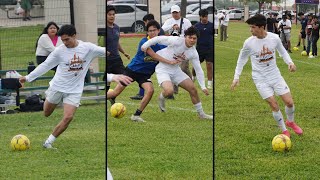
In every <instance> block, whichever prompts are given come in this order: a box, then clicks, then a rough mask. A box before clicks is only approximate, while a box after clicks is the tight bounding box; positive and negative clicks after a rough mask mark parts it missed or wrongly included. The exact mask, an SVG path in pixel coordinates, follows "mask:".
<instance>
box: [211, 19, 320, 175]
mask: <svg viewBox="0 0 320 180" xmlns="http://www.w3.org/2000/svg"><path fill="white" fill-rule="evenodd" d="M300 27H301V26H300V25H295V24H293V27H292V33H291V41H292V47H294V46H295V45H296V44H297V41H298V32H299V30H300ZM228 35H229V38H228V40H227V42H221V41H219V38H216V39H215V73H214V74H215V95H214V102H215V106H214V112H215V120H214V122H215V123H214V141H215V143H214V155H215V158H214V160H215V161H214V162H215V166H214V169H215V175H214V177H215V179H228V180H229V179H315V178H316V177H320V173H319V171H318V169H319V168H320V166H319V163H317V159H318V158H319V157H320V154H319V152H320V148H319V146H318V143H319V139H320V135H319V133H318V132H319V130H320V126H319V120H320V113H319V110H318V107H319V99H320V95H319V93H318V84H319V80H318V78H317V77H318V74H319V68H320V66H319V63H320V58H319V57H318V58H315V59H308V58H307V57H306V56H301V55H300V53H301V51H302V47H300V48H299V49H300V50H299V51H293V53H292V54H290V55H291V58H292V59H293V62H294V63H295V64H296V66H297V71H296V72H295V73H290V72H289V71H288V66H287V65H286V64H285V63H284V61H283V59H282V58H278V57H277V64H278V67H279V69H280V71H281V73H282V75H283V77H284V79H285V80H286V82H287V84H288V86H289V87H290V89H291V92H292V95H293V99H294V102H295V109H296V112H295V120H296V122H297V123H299V125H300V126H301V127H302V128H303V130H304V134H303V136H297V135H295V134H294V132H293V131H292V130H290V132H291V141H292V144H293V147H292V150H291V151H290V152H288V153H277V152H273V151H272V147H271V141H272V138H273V137H274V136H275V135H277V134H280V129H279V128H278V127H277V124H276V122H275V120H274V119H273V117H272V113H271V109H270V107H269V105H268V104H267V103H266V102H265V101H264V100H262V99H261V97H260V95H259V93H258V92H257V90H256V88H255V85H254V83H253V81H252V79H251V64H250V61H248V63H247V64H246V66H245V67H244V70H243V72H242V75H241V76H240V86H238V87H237V88H236V91H234V92H231V91H230V85H231V83H232V80H233V75H234V69H235V67H236V63H237V59H238V55H239V52H240V49H241V48H242V45H243V42H244V40H245V39H246V38H248V37H249V36H250V35H251V34H250V32H249V26H248V25H247V24H245V23H243V22H230V26H229V27H228ZM318 44H319V42H318ZM278 102H279V105H280V108H281V111H282V113H283V115H284V117H285V112H284V104H283V103H282V101H281V100H280V98H278ZM316 179H317V178H316Z"/></svg>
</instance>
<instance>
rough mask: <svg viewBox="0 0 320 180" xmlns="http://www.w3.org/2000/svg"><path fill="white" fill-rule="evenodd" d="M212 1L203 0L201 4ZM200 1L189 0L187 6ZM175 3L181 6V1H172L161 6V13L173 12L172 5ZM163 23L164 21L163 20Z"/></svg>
mask: <svg viewBox="0 0 320 180" xmlns="http://www.w3.org/2000/svg"><path fill="white" fill-rule="evenodd" d="M210 2H212V0H201V4H202V5H204V4H208V3H210ZM196 3H199V0H188V1H187V6H189V5H190V4H196ZM173 5H178V6H179V7H181V1H170V2H169V3H167V4H165V5H164V6H162V7H161V15H166V14H171V11H170V10H171V6H173ZM162 23H163V22H162Z"/></svg>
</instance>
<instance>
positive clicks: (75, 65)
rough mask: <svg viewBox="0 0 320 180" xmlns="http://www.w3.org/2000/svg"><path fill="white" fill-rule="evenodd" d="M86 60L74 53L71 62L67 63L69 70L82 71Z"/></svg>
mask: <svg viewBox="0 0 320 180" xmlns="http://www.w3.org/2000/svg"><path fill="white" fill-rule="evenodd" d="M84 62H85V61H83V60H81V59H80V58H79V56H78V57H77V54H76V53H74V55H73V58H72V59H71V60H70V63H69V64H67V65H68V66H69V70H68V71H80V70H82V69H83V63H84Z"/></svg>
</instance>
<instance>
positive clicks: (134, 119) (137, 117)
mask: <svg viewBox="0 0 320 180" xmlns="http://www.w3.org/2000/svg"><path fill="white" fill-rule="evenodd" d="M130 119H131V120H132V121H134V122H146V121H145V120H143V119H142V118H141V117H140V116H135V115H132V116H131V118H130Z"/></svg>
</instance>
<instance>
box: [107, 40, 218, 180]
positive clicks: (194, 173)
mask: <svg viewBox="0 0 320 180" xmlns="http://www.w3.org/2000/svg"><path fill="white" fill-rule="evenodd" d="M140 39H141V38H130V39H129V38H122V39H121V43H122V47H123V48H124V49H125V50H126V51H127V52H128V53H130V55H131V57H133V56H134V55H135V53H136V48H137V46H138V42H139V41H140ZM122 59H123V60H124V63H125V64H128V63H129V61H128V60H126V59H125V58H124V57H122ZM202 67H203V69H204V70H205V68H204V67H205V66H204V64H202ZM152 81H153V84H154V87H155V93H154V95H153V98H152V100H151V102H150V103H149V105H148V106H147V107H146V109H145V111H144V112H143V113H142V115H141V117H142V118H144V120H146V121H147V122H146V123H134V122H131V120H130V116H131V115H132V114H133V113H134V112H135V110H136V109H137V108H138V106H139V101H134V100H131V99H130V98H129V97H130V96H133V95H135V94H137V92H138V89H139V88H138V85H137V83H133V84H132V85H130V86H128V87H127V88H126V89H125V90H124V91H123V93H122V94H121V95H120V96H119V97H117V99H116V101H117V102H121V103H123V104H124V105H125V106H126V108H127V113H126V115H125V116H124V117H123V118H121V119H115V118H112V117H111V116H110V113H108V114H107V121H108V122H107V142H108V143H107V155H108V167H109V168H110V171H111V173H112V175H113V176H114V179H212V177H213V141H212V139H213V127H212V126H213V122H212V121H207V120H200V119H199V118H198V117H197V114H196V111H195V109H194V107H193V104H192V103H191V100H190V97H189V95H188V94H187V93H186V91H184V90H182V89H180V91H179V94H178V95H175V100H167V101H166V107H167V112H166V113H161V112H160V110H159V108H158V104H157V97H158V95H159V93H160V87H159V86H158V83H157V81H156V76H155V75H153V76H152ZM195 84H196V85H197V86H198V84H197V82H195ZM113 87H114V84H112V86H111V88H113ZM198 87H199V86H198ZM198 89H199V88H198ZM210 93H211V94H210V95H209V96H205V95H204V94H203V93H202V92H200V91H199V94H200V98H201V101H202V104H203V108H204V111H205V112H207V113H208V114H212V113H213V110H212V108H213V101H212V99H213V94H212V93H213V91H212V90H211V91H210ZM108 107H110V103H109V102H108Z"/></svg>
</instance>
